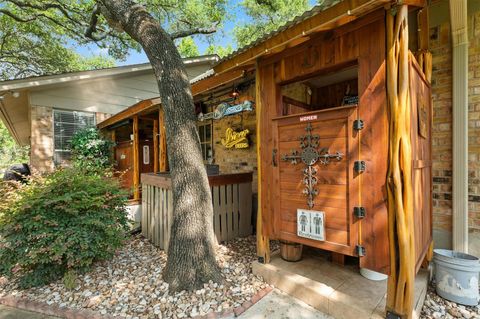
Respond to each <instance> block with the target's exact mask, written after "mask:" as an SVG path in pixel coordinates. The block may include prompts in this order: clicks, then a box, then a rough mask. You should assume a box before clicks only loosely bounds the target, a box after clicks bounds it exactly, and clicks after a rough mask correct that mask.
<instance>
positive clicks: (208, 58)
mask: <svg viewBox="0 0 480 319" xmlns="http://www.w3.org/2000/svg"><path fill="white" fill-rule="evenodd" d="M218 60H219V57H218V56H217V55H205V56H199V57H193V58H186V59H183V63H184V64H185V65H186V66H195V65H198V64H205V63H211V64H214V63H215V62H217V61H218ZM150 70H152V66H151V64H150V63H142V64H134V65H128V66H119V67H113V68H107V69H99V70H90V71H81V72H71V73H62V74H56V75H45V76H37V77H30V78H26V79H19V80H8V81H2V82H0V92H2V91H15V90H23V89H32V88H40V87H45V86H49V85H58V84H68V83H70V82H76V81H83V80H96V79H101V78H106V77H114V76H121V75H128V74H132V73H137V72H144V71H150Z"/></svg>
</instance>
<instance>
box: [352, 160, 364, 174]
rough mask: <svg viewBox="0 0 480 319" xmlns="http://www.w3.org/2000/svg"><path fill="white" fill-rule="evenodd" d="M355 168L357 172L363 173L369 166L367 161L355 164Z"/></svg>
mask: <svg viewBox="0 0 480 319" xmlns="http://www.w3.org/2000/svg"><path fill="white" fill-rule="evenodd" d="M353 168H354V169H355V172H357V173H363V172H365V169H366V168H367V164H365V161H355V163H353Z"/></svg>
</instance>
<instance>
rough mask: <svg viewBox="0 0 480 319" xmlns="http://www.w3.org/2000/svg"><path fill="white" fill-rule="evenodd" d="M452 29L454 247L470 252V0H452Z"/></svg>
mask: <svg viewBox="0 0 480 319" xmlns="http://www.w3.org/2000/svg"><path fill="white" fill-rule="evenodd" d="M450 24H451V32H452V83H453V86H452V113H453V115H452V122H453V128H452V130H453V141H452V144H453V145H452V152H453V172H452V176H453V178H452V201H453V203H452V208H453V212H452V224H453V232H452V233H453V238H452V239H453V240H452V242H453V250H455V251H460V252H464V253H468V30H467V28H468V25H467V0H450Z"/></svg>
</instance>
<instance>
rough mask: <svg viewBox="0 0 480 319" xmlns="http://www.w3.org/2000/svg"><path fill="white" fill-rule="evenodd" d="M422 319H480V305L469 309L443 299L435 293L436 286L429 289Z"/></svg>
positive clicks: (433, 285)
mask: <svg viewBox="0 0 480 319" xmlns="http://www.w3.org/2000/svg"><path fill="white" fill-rule="evenodd" d="M421 318H425V319H427V318H428V319H453V318H465V319H473V318H475V319H477V318H480V305H478V306H475V307H467V306H463V305H459V304H456V303H455V302H451V301H448V300H445V299H443V298H442V297H440V296H439V295H437V294H436V293H435V284H434V283H433V284H432V285H430V286H429V287H428V294H427V297H426V298H425V303H424V304H423V308H422V314H421Z"/></svg>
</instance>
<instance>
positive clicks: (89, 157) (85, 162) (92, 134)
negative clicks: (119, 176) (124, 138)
mask: <svg viewBox="0 0 480 319" xmlns="http://www.w3.org/2000/svg"><path fill="white" fill-rule="evenodd" d="M113 146H114V143H113V142H112V141H110V140H107V139H105V138H103V137H102V135H101V134H100V132H99V131H98V130H97V129H96V128H87V129H84V130H81V131H79V132H77V133H75V135H74V136H73V137H72V144H71V148H72V160H73V164H74V165H75V166H78V167H82V168H86V169H94V170H96V169H105V168H109V167H110V166H111V163H112V158H111V156H112V147H113Z"/></svg>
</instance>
